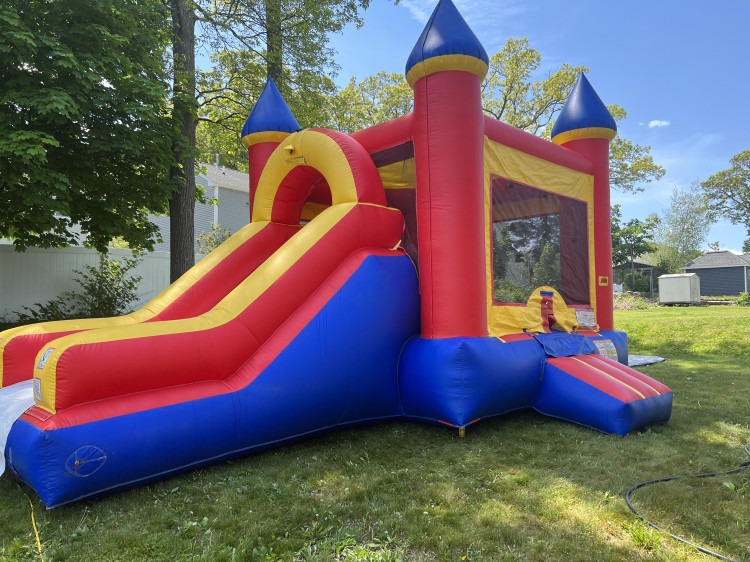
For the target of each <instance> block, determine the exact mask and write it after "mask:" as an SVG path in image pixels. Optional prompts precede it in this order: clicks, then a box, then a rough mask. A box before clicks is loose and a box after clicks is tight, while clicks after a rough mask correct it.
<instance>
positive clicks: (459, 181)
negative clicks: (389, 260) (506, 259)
mask: <svg viewBox="0 0 750 562" xmlns="http://www.w3.org/2000/svg"><path fill="white" fill-rule="evenodd" d="M488 63H489V59H488V57H487V52H486V51H485V50H484V47H482V45H481V43H480V42H479V40H478V39H477V38H476V36H475V35H474V33H473V32H472V31H471V29H469V27H468V25H467V24H466V22H465V21H464V19H463V18H462V17H461V14H459V12H458V10H457V9H456V7H455V6H454V4H453V2H451V0H440V2H439V3H438V5H437V7H436V8H435V11H434V12H433V13H432V16H431V17H430V19H429V21H428V22H427V25H426V27H425V29H424V31H423V32H422V35H421V36H420V37H419V40H418V41H417V43H416V45H415V46H414V49H413V50H412V52H411V55H410V56H409V59H408V61H407V63H406V79H407V81H408V82H409V84H410V85H411V86H412V88H413V89H414V132H413V142H414V156H415V161H416V166H417V168H416V184H417V223H418V239H419V273H420V279H419V286H420V294H421V302H422V337H424V338H449V337H458V336H467V337H483V336H486V335H487V306H486V278H485V256H484V236H485V232H484V229H485V224H484V194H483V193H484V173H483V143H484V136H483V135H484V120H483V116H482V102H481V90H480V87H481V82H482V79H483V78H484V77H485V76H486V74H487V70H488Z"/></svg>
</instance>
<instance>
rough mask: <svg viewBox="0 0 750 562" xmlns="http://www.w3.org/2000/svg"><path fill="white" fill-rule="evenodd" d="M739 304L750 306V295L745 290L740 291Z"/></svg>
mask: <svg viewBox="0 0 750 562" xmlns="http://www.w3.org/2000/svg"><path fill="white" fill-rule="evenodd" d="M737 304H738V305H740V306H750V295H748V293H746V292H744V291H743V292H742V293H740V296H739V297H737Z"/></svg>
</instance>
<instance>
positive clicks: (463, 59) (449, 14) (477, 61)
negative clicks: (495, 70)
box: [406, 0, 489, 86]
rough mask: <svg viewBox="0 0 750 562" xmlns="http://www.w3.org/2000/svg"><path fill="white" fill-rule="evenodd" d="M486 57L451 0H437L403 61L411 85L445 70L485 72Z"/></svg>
mask: <svg viewBox="0 0 750 562" xmlns="http://www.w3.org/2000/svg"><path fill="white" fill-rule="evenodd" d="M488 68H489V57H488V56H487V51H485V50H484V47H482V44H481V43H480V42H479V39H477V37H476V35H474V32H473V31H472V30H471V29H470V28H469V26H468V25H467V24H466V22H465V21H464V18H463V17H461V14H460V13H459V12H458V10H457V9H456V6H455V5H454V4H453V2H452V1H451V0H440V1H439V2H438V4H437V6H435V11H433V12H432V15H431V16H430V19H429V21H428V22H427V25H426V26H425V28H424V31H422V35H420V36H419V39H418V40H417V43H416V45H414V49H412V51H411V55H409V59H408V60H407V61H406V80H407V82H409V85H410V86H414V84H415V83H416V82H417V80H419V79H420V78H423V77H425V76H429V75H430V74H434V73H435V72H442V71H445V70H463V71H466V72H471V73H472V74H476V75H477V76H479V77H480V78H484V77H485V76H486V75H487V69H488Z"/></svg>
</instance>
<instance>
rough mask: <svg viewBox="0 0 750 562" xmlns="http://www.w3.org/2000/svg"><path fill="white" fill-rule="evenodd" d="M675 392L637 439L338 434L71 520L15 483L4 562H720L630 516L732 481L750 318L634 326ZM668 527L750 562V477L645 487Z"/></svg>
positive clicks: (3, 507)
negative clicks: (665, 412) (638, 486)
mask: <svg viewBox="0 0 750 562" xmlns="http://www.w3.org/2000/svg"><path fill="white" fill-rule="evenodd" d="M615 321H616V324H617V327H618V328H619V329H623V330H625V331H627V332H628V333H629V334H630V343H631V352H633V353H641V354H648V355H651V354H653V355H661V356H663V357H666V358H668V361H667V362H665V363H662V364H659V365H653V366H649V367H643V368H642V370H643V371H644V372H645V373H647V374H648V375H650V376H653V377H654V378H657V379H659V380H661V381H663V382H665V383H666V384H667V385H669V386H670V387H671V388H672V389H673V390H674V393H675V401H674V412H673V416H672V420H671V421H670V422H669V423H668V424H666V425H662V426H657V427H653V428H652V429H650V430H648V431H646V432H645V433H640V434H635V435H630V436H628V437H625V438H621V437H615V436H607V435H601V434H599V433H596V432H594V431H591V430H587V429H584V428H580V427H576V426H573V425H571V424H568V423H564V422H560V421H556V420H552V419H547V418H543V417H542V416H540V415H537V414H535V413H533V412H522V413H518V414H513V415H508V416H503V417H500V418H497V419H494V420H489V421H483V422H481V423H479V424H477V425H476V426H472V427H470V428H469V429H468V430H467V435H466V438H465V439H460V438H459V437H458V433H457V431H452V430H449V429H447V428H442V427H431V426H424V425H416V424H409V423H397V422H394V423H387V424H382V425H378V426H371V427H365V428H359V429H352V430H347V431H341V432H336V433H332V434H328V435H326V436H322V437H319V438H315V439H310V440H307V441H304V442H300V443H298V444H296V445H292V446H288V447H283V448H281V449H277V450H274V451H270V452H267V453H263V454H259V455H255V456H251V457H248V458H245V459H243V460H239V461H235V462H230V463H223V464H220V465H217V466H214V467H211V468H208V469H204V470H199V471H195V472H191V473H188V474H185V475H183V476H181V477H177V478H172V479H170V480H167V481H165V482H160V483H157V484H153V485H150V486H146V487H142V488H138V489H135V490H132V491H128V492H123V493H119V494H116V495H114V496H110V497H106V498H102V499H99V500H95V501H85V502H81V503H78V504H74V505H71V506H66V507H62V508H59V509H55V510H53V511H45V510H44V506H43V505H42V503H41V502H40V501H39V499H38V498H37V497H36V496H35V495H34V494H33V492H32V491H30V490H28V489H26V488H22V487H21V486H19V485H18V484H17V483H16V481H15V480H14V479H13V478H11V477H9V476H8V475H4V476H3V477H2V478H0V560H13V561H15V560H39V556H38V554H37V549H36V539H35V538H34V531H33V527H32V522H31V508H30V506H29V502H28V500H27V498H26V497H25V495H24V492H25V493H28V495H29V497H30V498H31V501H32V503H33V506H34V514H35V516H36V522H37V526H38V529H39V535H40V538H41V541H42V547H43V556H44V560H46V561H51V560H82V561H84V560H85V561H87V562H88V561H92V560H96V561H104V560H123V561H126V560H164V561H173V560H218V561H222V560H226V561H231V560H238V561H239V560H284V561H287V560H289V561H291V560H300V561H308V560H383V561H391V560H404V561H426V560H440V561H443V560H445V561H457V562H458V561H462V560H491V561H495V560H540V561H541V560H544V561H547V560H571V561H573V560H575V561H578V560H592V561H603V560H613V561H620V560H708V559H709V558H707V557H706V556H704V555H702V554H700V553H698V552H697V551H695V550H694V549H692V548H690V547H687V546H684V545H682V544H680V543H677V542H675V541H673V540H672V539H670V538H668V537H666V536H665V535H663V534H660V533H658V532H657V531H654V530H652V529H650V528H649V527H648V526H646V525H645V524H644V523H642V522H641V521H640V520H639V519H638V518H637V517H635V516H634V515H633V514H631V512H630V511H629V510H628V508H627V506H626V504H625V501H624V499H623V493H624V492H625V490H626V489H627V488H628V487H629V486H630V485H632V484H634V483H636V482H639V481H642V480H647V479H651V478H657V477H661V476H669V475H674V474H694V473H698V472H706V471H716V470H723V469H728V468H732V467H735V466H737V465H738V464H740V463H741V462H744V461H746V460H748V459H747V456H746V455H745V453H744V452H743V450H742V446H743V444H745V443H747V442H750V426H749V425H748V424H750V400H749V399H748V396H749V392H748V390H749V389H750V308H740V307H726V306H725V307H711V308H708V307H702V308H651V309H648V310H641V311H628V312H619V313H616V316H615ZM634 499H635V503H636V504H637V506H638V507H639V508H640V509H642V510H643V512H644V513H645V514H646V515H647V516H648V517H650V518H651V519H653V520H654V521H655V522H656V523H658V524H660V525H662V526H664V527H667V528H668V529H669V530H670V531H672V532H674V533H676V534H680V535H684V536H686V537H687V538H689V539H691V540H693V541H695V542H698V543H701V544H703V545H705V546H706V547H708V548H711V549H712V550H715V551H718V552H720V553H721V554H724V555H727V556H732V557H735V558H737V559H750V470H748V471H746V472H741V473H739V474H736V475H733V476H731V477H730V476H723V477H718V478H712V479H703V480H698V479H695V478H688V479H683V480H678V481H675V482H670V483H666V484H658V485H655V486H650V487H647V488H644V489H642V490H639V491H637V492H636V493H635V495H634Z"/></svg>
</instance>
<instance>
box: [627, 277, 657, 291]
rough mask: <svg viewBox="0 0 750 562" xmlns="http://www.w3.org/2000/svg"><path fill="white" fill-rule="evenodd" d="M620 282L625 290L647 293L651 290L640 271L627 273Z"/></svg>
mask: <svg viewBox="0 0 750 562" xmlns="http://www.w3.org/2000/svg"><path fill="white" fill-rule="evenodd" d="M622 284H623V286H624V288H625V290H626V291H636V292H638V293H647V292H648V291H650V290H651V287H650V286H649V284H648V281H647V280H646V279H645V278H644V277H643V275H641V274H640V273H627V274H626V275H625V278H624V279H623V281H622Z"/></svg>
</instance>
